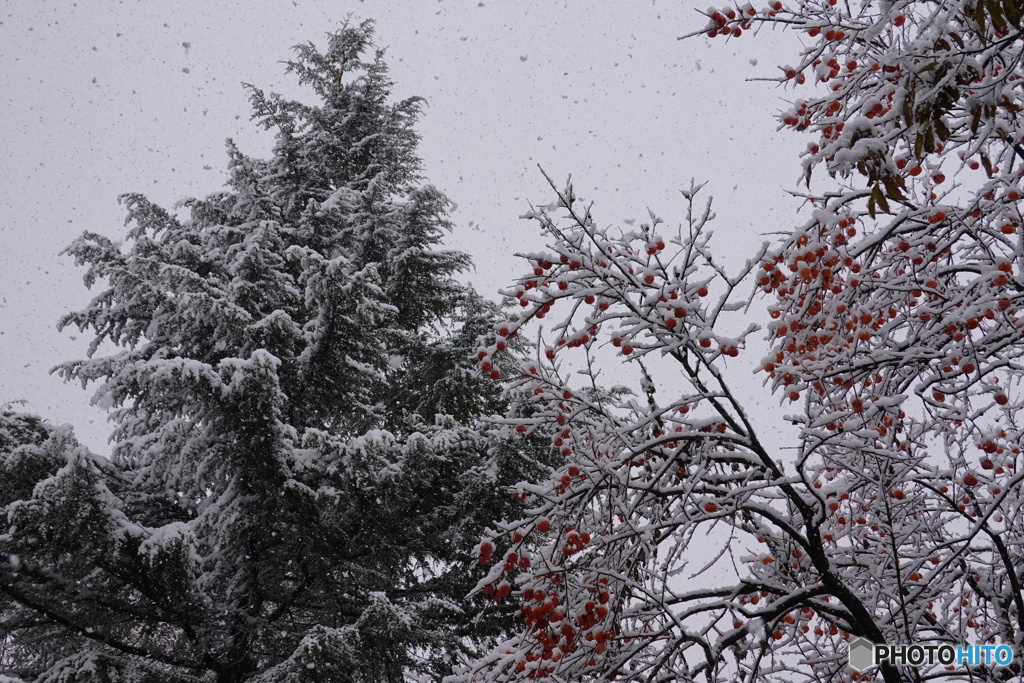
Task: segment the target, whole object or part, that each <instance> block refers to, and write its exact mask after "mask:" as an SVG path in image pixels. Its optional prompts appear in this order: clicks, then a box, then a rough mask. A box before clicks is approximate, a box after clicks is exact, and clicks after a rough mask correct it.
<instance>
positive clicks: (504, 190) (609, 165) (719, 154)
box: [0, 0, 807, 453]
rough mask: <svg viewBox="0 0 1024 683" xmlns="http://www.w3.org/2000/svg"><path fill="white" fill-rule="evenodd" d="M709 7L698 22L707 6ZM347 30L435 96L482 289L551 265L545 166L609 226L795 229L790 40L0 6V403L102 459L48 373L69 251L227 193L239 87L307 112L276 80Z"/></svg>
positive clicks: (574, 8) (61, 337)
mask: <svg viewBox="0 0 1024 683" xmlns="http://www.w3.org/2000/svg"><path fill="white" fill-rule="evenodd" d="M700 7H701V8H702V9H703V8H704V7H705V6H704V5H701V6H700ZM349 15H351V16H352V17H353V19H354V20H356V21H358V20H361V19H367V18H372V19H375V20H376V21H377V41H378V43H379V44H380V45H382V46H386V47H387V59H388V62H389V64H390V66H391V69H392V76H393V78H394V80H395V82H396V95H397V96H399V97H406V96H410V95H420V96H423V97H425V98H426V100H427V102H428V105H429V106H428V108H427V109H426V111H425V113H424V116H423V118H422V120H421V123H420V125H419V127H418V129H419V131H420V133H421V134H422V137H423V142H422V146H421V149H420V152H421V156H422V157H423V159H424V166H425V174H426V176H427V178H428V179H429V181H430V182H431V183H433V184H435V185H437V186H438V187H439V188H441V189H442V190H443V191H444V192H445V193H446V194H447V195H448V196H449V198H450V199H451V200H452V201H453V202H455V204H456V208H455V210H454V212H453V213H452V219H453V221H454V223H455V225H456V230H455V233H454V234H453V235H452V238H451V240H450V242H451V244H453V245H454V246H456V247H458V248H461V249H464V250H466V251H468V252H469V253H470V254H471V255H472V257H473V259H474V261H475V263H476V268H477V270H476V272H475V273H472V274H471V275H470V276H469V280H471V281H472V282H473V283H474V285H475V286H476V287H477V289H479V290H480V291H481V292H483V293H485V294H487V295H490V296H492V297H496V295H495V291H496V290H497V288H498V287H501V286H504V285H506V284H508V282H509V281H510V280H511V278H513V277H514V276H516V275H517V274H518V273H519V271H521V270H522V266H521V265H520V264H518V263H516V262H515V260H514V258H513V254H514V252H516V251H517V250H524V249H531V248H534V247H537V246H539V245H538V235H537V231H536V229H535V227H534V226H533V225H532V224H531V223H529V222H526V221H522V220H519V218H518V216H519V215H520V214H522V213H524V212H525V211H526V210H527V209H528V208H529V205H530V203H531V202H537V203H547V202H548V201H549V200H550V198H551V197H550V194H551V193H550V191H549V190H548V188H547V187H546V184H545V181H544V179H543V177H542V176H541V174H540V172H539V170H538V165H539V166H541V167H543V168H544V169H545V170H546V171H547V172H548V173H549V174H550V175H551V176H552V177H554V178H556V179H558V180H559V181H561V180H563V179H564V178H565V176H566V175H567V174H569V173H572V174H573V177H574V181H575V185H576V190H577V194H578V195H581V196H582V197H583V198H584V199H587V200H593V201H594V202H595V215H596V217H597V219H598V222H599V223H601V224H606V225H615V224H621V223H622V222H623V221H625V220H631V219H633V218H637V219H646V216H647V208H648V207H650V208H651V209H653V210H654V211H655V212H656V213H657V214H658V215H660V216H661V217H663V218H665V219H666V221H667V222H668V224H669V225H674V224H676V223H678V221H679V219H681V218H682V217H683V213H682V212H683V209H684V206H683V203H682V198H681V197H680V195H679V192H678V190H679V189H680V188H681V187H685V186H687V185H689V181H690V178H691V177H693V178H696V179H697V180H698V181H700V180H708V181H710V184H709V188H708V189H709V190H710V191H711V193H713V194H714V196H715V204H716V207H717V209H718V215H719V220H718V221H717V223H716V225H717V229H716V234H717V236H718V238H719V239H718V241H717V244H718V246H719V249H720V251H721V252H723V253H725V254H726V255H727V256H742V255H744V254H746V253H747V252H748V251H750V250H753V249H754V248H755V247H756V246H757V245H758V244H759V243H760V242H761V241H762V239H763V237H762V236H763V235H764V234H766V233H769V232H772V231H776V230H780V229H785V228H788V227H791V226H792V225H793V224H794V220H795V218H794V214H793V211H794V208H795V206H796V204H795V202H794V200H792V199H791V198H788V197H787V195H786V189H788V188H793V187H795V186H796V182H797V179H798V176H799V162H798V160H797V153H798V151H799V149H801V148H802V147H803V146H804V145H805V144H806V142H807V141H806V139H801V138H800V137H798V136H797V135H795V134H792V133H777V132H776V121H775V118H774V113H775V112H776V111H778V110H779V109H780V107H781V104H782V99H783V98H786V97H788V96H789V93H787V92H786V91H783V90H781V89H780V88H778V87H777V86H776V85H775V84H773V83H765V82H760V81H750V80H748V79H752V78H757V77H763V76H773V75H775V74H776V73H777V66H778V65H780V64H785V63H788V62H791V61H795V60H794V58H793V52H794V49H795V47H796V43H795V37H794V36H791V35H785V34H779V33H774V34H773V33H765V34H764V35H761V36H758V37H756V38H755V37H753V36H750V37H748V36H744V37H743V38H741V39H740V40H738V41H737V40H732V39H730V40H729V41H724V40H721V39H715V40H709V39H706V38H704V37H699V38H696V39H691V40H685V41H678V40H677V39H676V38H677V37H678V36H680V35H683V34H684V33H687V32H689V31H691V30H694V29H698V28H700V27H702V26H703V24H704V19H703V17H702V16H701V15H700V14H698V13H697V12H696V11H695V9H694V6H693V5H692V3H691V2H688V1H687V0H682V1H681V2H680V1H675V2H668V1H665V0H654V1H652V0H637V1H635V2H624V1H623V0H600V1H597V0H590V1H587V2H583V1H582V0H581V1H579V2H564V3H555V2H540V1H537V2H527V1H524V0H515V1H511V2H498V1H497V0H487V1H485V2H480V1H479V0H472V1H465V2H463V1H453V0H442V1H435V0H405V1H398V0H392V1H390V2H372V1H366V2H359V1H357V0H331V1H326V0H324V1H320V0H317V1H313V0H285V1H272V0H245V1H244V2H210V1H206V2H194V1H189V2H184V1H174V0H167V1H163V2H151V1H150V2H147V1H142V0H121V1H115V0H82V1H81V2H71V1H69V0H59V1H54V0H49V1H47V0H7V1H6V2H5V3H3V4H2V6H0V57H2V59H0V86H2V87H0V115H2V119H0V126H2V131H3V135H2V136H0V180H2V181H3V185H2V190H0V404H4V403H6V402H11V401H24V404H22V405H21V406H20V408H21V409H24V410H29V411H31V412H36V413H38V414H40V415H43V416H44V417H47V418H49V419H50V420H52V421H54V422H58V423H60V422H70V423H72V424H73V425H74V426H75V428H76V430H77V432H78V433H79V436H80V438H81V439H82V440H83V441H84V442H85V443H87V444H88V445H89V446H91V447H92V448H94V449H96V450H97V451H99V452H103V453H106V452H109V448H108V446H107V445H106V443H105V440H106V433H107V425H106V423H105V420H104V417H103V415H102V414H101V413H100V412H99V411H98V410H97V409H94V408H91V407H89V405H88V399H89V396H90V395H91V392H90V391H83V390H82V389H81V388H80V387H79V386H77V385H64V384H62V382H61V381H60V380H59V379H57V378H55V377H53V376H51V375H49V374H48V371H49V369H50V368H51V367H53V366H54V365H55V364H57V363H59V362H61V361H63V360H69V359H72V358H76V357H81V356H82V355H84V354H85V349H86V346H87V343H88V337H87V336H86V335H80V334H79V333H77V331H76V330H65V331H64V332H63V333H58V332H57V331H56V322H57V320H58V319H59V317H60V316H61V315H62V314H63V313H64V312H66V311H69V310H71V309H74V308H78V307H81V306H83V305H84V304H85V303H86V302H87V301H88V300H89V298H90V297H91V296H93V295H95V294H97V293H98V292H99V285H97V287H96V288H94V291H92V292H89V291H88V290H86V289H85V288H84V286H83V285H82V282H81V276H82V271H81V269H79V268H76V267H75V266H74V264H73V263H72V262H71V260H70V259H69V258H68V257H66V256H63V257H62V256H60V255H59V253H60V250H61V249H62V248H63V247H64V246H66V245H67V244H68V243H69V242H70V241H71V240H72V239H73V238H74V237H76V236H77V235H78V234H79V233H81V232H82V231H83V230H90V231H95V232H99V233H103V234H105V235H108V236H110V237H113V238H118V237H121V236H123V233H124V229H125V228H124V224H123V221H124V212H123V209H122V207H120V206H119V205H118V203H117V196H118V195H119V194H121V193H124V192H143V193H145V194H146V195H148V196H149V197H150V198H151V199H153V200H154V201H157V202H158V203H161V204H163V205H165V206H170V205H171V204H172V203H173V202H174V201H176V200H178V199H181V198H183V197H188V196H204V195H206V194H209V193H211V192H214V191H217V190H218V189H220V188H221V186H222V185H223V183H224V180H225V178H226V174H225V165H226V156H225V153H224V140H225V139H226V138H228V137H231V138H234V139H235V140H236V142H237V143H238V144H239V145H240V146H241V148H242V149H243V150H244V151H246V152H247V153H250V154H253V155H257V156H260V155H265V154H266V152H267V151H268V150H269V148H270V144H271V142H272V140H271V138H270V137H269V136H268V134H266V133H262V132H260V131H257V130H256V128H255V126H254V124H253V123H252V122H251V121H250V120H249V113H250V112H249V107H248V102H247V100H246V97H245V92H244V90H243V88H242V86H241V83H243V82H248V83H253V84H255V85H258V86H259V87H261V88H263V89H265V90H268V91H275V92H281V93H285V94H289V95H292V96H301V97H305V98H307V99H309V95H308V93H303V92H302V91H301V90H300V89H298V88H297V87H296V86H295V84H294V82H293V80H292V78H291V77H290V76H285V74H284V68H283V66H282V64H281V63H280V62H281V60H284V59H287V58H288V57H289V56H290V55H291V51H290V47H291V46H292V45H295V44H296V43H299V42H307V41H313V42H314V43H316V44H317V45H319V46H320V47H323V46H324V45H325V39H324V36H325V34H326V33H327V32H328V31H331V30H333V29H336V28H337V27H339V26H340V25H341V23H342V22H343V21H344V20H345V18H346V16H349Z"/></svg>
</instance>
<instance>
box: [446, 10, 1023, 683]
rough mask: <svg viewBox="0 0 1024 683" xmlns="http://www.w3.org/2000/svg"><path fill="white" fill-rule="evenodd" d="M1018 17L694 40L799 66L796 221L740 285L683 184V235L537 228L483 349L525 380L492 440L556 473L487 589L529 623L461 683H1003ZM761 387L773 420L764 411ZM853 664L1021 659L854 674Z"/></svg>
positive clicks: (1014, 543)
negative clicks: (972, 654) (737, 44)
mask: <svg viewBox="0 0 1024 683" xmlns="http://www.w3.org/2000/svg"><path fill="white" fill-rule="evenodd" d="M1021 16H1022V10H1021V6H1020V5H1019V3H1016V2H1013V1H1011V0H991V1H984V0H978V1H977V2H975V1H973V0H971V1H969V2H954V1H947V0H942V1H938V2H919V1H909V2H907V1H903V2H899V1H898V2H891V3H875V2H864V3H858V4H848V3H845V2H839V1H838V0H825V1H821V2H819V1H812V2H801V3H789V4H786V3H783V2H774V3H772V4H771V5H770V6H768V7H763V8H754V7H752V6H750V5H743V6H732V7H722V8H718V9H711V10H709V11H708V12H707V18H708V24H707V26H706V27H705V28H704V29H703V30H702V31H701V32H700V33H699V34H695V35H700V34H706V35H708V36H712V37H719V36H721V37H725V38H727V39H736V38H739V37H741V36H747V35H748V34H751V33H753V34H755V35H756V34H757V33H759V32H762V31H766V30H768V29H770V28H777V29H785V30H790V31H800V32H801V34H802V35H803V38H804V45H805V47H804V48H803V50H802V52H801V53H800V54H799V55H797V56H796V57H795V66H789V65H786V66H783V67H782V72H781V74H780V76H779V78H778V80H779V82H780V84H782V85H784V86H786V87H787V88H789V87H792V92H793V97H794V98H796V99H794V101H793V102H792V104H791V105H787V108H786V109H785V111H783V112H782V113H781V114H780V122H781V127H780V128H781V129H783V130H785V131H794V132H796V133H799V134H804V135H809V136H810V137H811V140H810V141H809V143H808V145H807V149H806V152H805V153H804V154H803V159H802V171H801V172H800V173H794V176H795V177H799V178H800V182H801V184H802V185H803V189H801V191H800V194H801V196H802V197H803V198H804V199H805V201H806V210H805V212H804V215H802V216H801V217H800V218H799V219H797V220H796V221H795V223H796V224H795V226H794V227H792V228H791V230H790V231H789V232H788V234H786V235H785V236H784V237H783V238H781V239H778V240H776V241H774V242H771V243H766V244H765V245H764V246H762V247H761V248H760V249H757V248H752V249H751V253H750V254H749V260H748V261H747V262H746V265H744V266H743V267H741V268H738V269H736V270H735V271H730V270H729V269H727V268H725V267H723V266H722V265H721V264H720V263H719V262H718V261H716V260H715V258H714V257H713V254H712V248H713V247H714V246H715V240H713V239H712V230H711V226H712V225H713V223H712V219H713V217H714V216H713V213H712V210H711V204H710V202H705V201H704V200H703V197H702V195H701V194H699V190H700V187H699V186H694V185H691V186H690V187H689V188H688V189H686V190H685V191H684V193H683V194H684V196H685V199H686V200H687V203H688V206H687V210H686V215H685V218H684V219H683V220H682V221H681V224H680V225H679V227H678V228H670V227H669V226H668V224H667V223H666V222H664V221H662V220H661V219H658V218H656V217H655V216H654V215H653V214H652V216H651V220H650V222H649V223H647V224H644V225H643V226H641V227H640V228H639V229H632V228H630V229H621V230H620V229H617V228H615V227H606V226H604V225H603V224H602V223H601V222H600V220H599V219H598V218H597V217H596V215H595V214H593V213H592V206H591V205H590V204H585V203H584V202H582V201H581V200H579V199H577V198H576V197H575V196H574V193H573V188H572V185H571V183H570V184H567V185H566V186H565V187H564V188H560V189H557V192H556V194H557V198H556V202H555V203H554V204H552V205H550V206H549V207H546V208H535V209H534V210H533V211H531V212H530V214H529V217H531V218H533V219H534V220H536V221H537V223H538V224H539V226H540V228H541V230H542V232H543V235H544V237H545V241H546V244H545V246H544V248H539V249H538V250H537V251H535V252H532V253H528V254H525V255H524V257H525V258H526V259H527V261H528V262H529V269H528V272H527V273H526V274H525V275H524V276H523V277H522V278H520V279H519V280H518V281H517V282H516V283H515V285H514V286H513V287H512V288H510V289H509V290H507V292H506V295H507V296H509V297H510V298H511V299H514V300H518V305H519V306H520V312H519V314H518V315H515V316H511V317H510V318H509V320H508V321H506V322H505V323H503V324H502V325H501V326H500V327H499V328H498V329H497V331H498V333H499V334H500V335H501V334H504V335H507V334H512V333H516V334H520V335H537V338H538V339H539V345H538V355H537V357H536V359H534V360H532V361H530V362H527V363H525V364H524V365H523V366H522V367H521V370H520V377H519V380H518V387H519V388H520V389H521V390H522V391H523V392H524V394H525V395H526V396H529V397H530V398H529V399H524V400H523V401H521V402H519V403H517V404H516V405H515V406H514V410H513V411H512V412H511V413H510V414H509V415H508V418H507V422H508V429H510V430H515V431H516V432H517V433H520V434H524V435H530V434H533V435H539V436H541V437H543V438H547V439H550V443H551V447H552V449H554V450H556V451H557V452H558V453H560V455H561V457H563V458H564V465H563V466H562V467H561V468H558V469H557V471H556V472H555V473H554V474H553V476H552V478H551V479H550V480H549V481H548V482H546V483H545V484H537V485H527V484H523V485H521V486H520V487H518V488H517V490H516V492H515V495H517V496H518V497H519V498H520V499H521V500H523V501H525V502H526V504H527V509H528V513H527V515H526V516H524V517H522V518H519V519H514V520H509V521H507V522H505V523H503V524H502V525H500V526H498V527H496V528H494V529H492V533H491V534H490V535H489V536H488V537H487V538H486V539H484V541H483V542H482V543H481V545H480V548H479V551H480V558H479V560H480V562H481V563H482V564H485V565H487V566H489V567H490V573H489V574H488V576H487V577H486V578H485V579H484V580H483V581H481V583H480V584H479V586H478V590H480V591H482V592H483V593H487V594H489V595H490V596H491V598H492V600H495V601H509V602H512V603H513V604H515V605H518V606H519V608H520V612H521V615H522V619H523V624H522V630H521V632H520V633H519V634H518V635H517V636H516V637H514V638H513V639H511V640H509V641H508V642H506V643H504V644H502V645H501V646H499V647H498V648H496V649H495V650H494V651H493V652H491V653H490V654H489V655H488V656H487V657H485V658H483V659H481V660H478V661H477V662H475V663H473V664H472V665H470V666H467V667H466V669H465V671H464V672H463V673H462V674H461V676H462V678H461V679H460V680H464V681H471V680H475V681H513V680H538V679H551V680H612V679H616V680H631V681H661V680H673V681H690V680H697V679H701V680H708V681H718V680H723V681H724V680H777V681H792V680H797V679H800V680H816V681H825V680H829V681H833V680H850V679H857V678H868V679H871V678H874V677H879V678H882V679H884V680H886V681H890V682H894V681H900V680H926V679H942V680H967V679H968V678H970V679H971V680H1010V679H1013V680H1018V679H1019V677H1020V676H1021V673H1022V668H1021V663H1020V659H1019V653H1020V647H1021V645H1022V643H1024V589H1022V572H1024V552H1022V549H1021V548H1022V543H1024V511H1022V505H1024V487H1022V477H1024V474H1022V473H1021V472H1020V470H1021V456H1020V449H1021V443H1022V441H1024V431H1022V425H1021V423H1020V418H1019V417H1018V409H1019V408H1020V407H1021V402H1022V395H1021V387H1020V385H1021V379H1022V374H1024V367H1022V365H1021V361H1020V357H1021V354H1022V352H1024V319H1022V314H1021V312H1020V310H1019V309H1020V306H1021V303H1022V280H1021V276H1020V272H1021V265H1022V264H1021V260H1022V258H1024V243H1022V239H1024V230H1022V228H1021V220H1022V218H1021V214H1020V204H1021V197H1022V193H1024V190H1022V189H1021V184H1020V177H1021V169H1022V168H1024V147H1022V144H1024V138H1022V135H1024V130H1022V126H1021V121H1020V112H1021V108H1022V92H1021V84H1022V81H1021V77H1022V76H1024V71H1022V66H1021V48H1022V45H1024V43H1022V40H1021V39H1022V31H1021ZM744 39H746V38H744ZM801 86H802V87H801ZM553 188H554V186H553ZM765 306H766V310H765V320H764V323H765V324H764V325H763V330H764V331H758V329H759V328H758V325H757V324H756V318H757V316H756V315H754V314H753V313H752V312H756V311H758V310H759V309H762V308H763V307H765ZM752 318H753V319H754V320H752ZM497 353H498V352H497V350H496V347H495V346H493V345H492V346H490V347H488V348H486V349H483V350H482V351H481V360H482V362H487V361H486V360H485V359H490V358H492V357H495V356H496V354H497ZM738 356H739V357H740V358H737V357H738ZM744 356H745V357H747V358H743V357H744ZM751 356H752V357H753V359H757V358H760V357H761V356H763V359H762V360H760V361H759V362H757V363H756V365H758V366H759V369H758V370H757V375H756V377H755V381H753V382H752V381H751V380H750V379H748V378H743V377H740V376H738V372H737V370H738V367H739V366H740V365H741V364H742V363H743V361H744V360H749V359H750V358H749V357H751ZM626 377H632V378H633V381H632V383H631V384H630V383H629V381H628V380H626V379H624V378H626ZM758 380H760V381H761V382H763V385H762V386H763V387H764V395H765V396H767V395H769V394H770V395H771V396H774V398H775V400H776V401H778V402H779V404H781V406H782V413H781V414H776V415H765V414H764V412H763V411H757V410H754V409H753V406H754V402H755V400H756V398H757V396H758V390H757V389H756V387H757V386H758V383H759V382H758ZM624 385H626V386H624ZM783 415H784V417H785V419H784V420H783V419H780V417H781V416H783ZM780 432H781V434H780ZM766 435H769V436H770V438H769V437H766ZM779 442H783V443H784V444H785V445H784V446H783V447H780V446H778V445H772V444H777V443H779ZM856 636H859V637H865V638H867V639H869V640H871V641H873V642H883V641H884V642H891V643H914V642H937V641H942V642H949V643H962V642H976V643H993V642H1001V643H1006V644H1009V645H1011V646H1012V647H1013V648H1014V649H1015V651H1016V652H1017V653H1018V659H1017V661H1015V662H1014V663H1013V664H1012V665H1011V666H1008V667H1002V668H1000V667H993V668H984V667H977V668H971V669H970V670H968V669H965V668H955V667H950V668H945V667H943V666H941V665H935V666H931V667H924V668H922V669H902V668H894V667H885V668H883V669H881V670H870V671H868V672H866V673H865V674H863V675H861V674H858V673H855V672H853V671H852V670H851V669H849V668H847V666H846V663H847V662H846V642H847V641H848V640H850V639H851V638H852V637H856Z"/></svg>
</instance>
